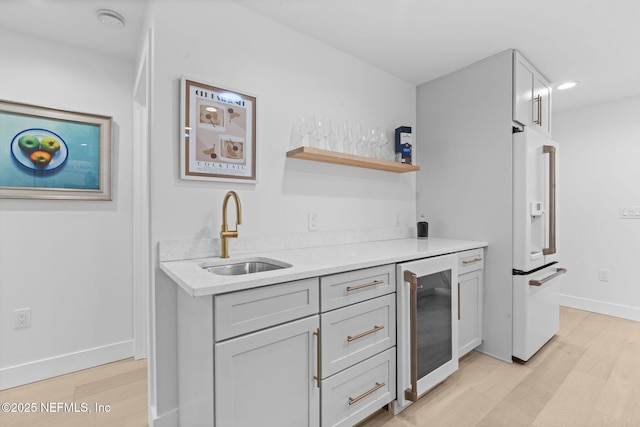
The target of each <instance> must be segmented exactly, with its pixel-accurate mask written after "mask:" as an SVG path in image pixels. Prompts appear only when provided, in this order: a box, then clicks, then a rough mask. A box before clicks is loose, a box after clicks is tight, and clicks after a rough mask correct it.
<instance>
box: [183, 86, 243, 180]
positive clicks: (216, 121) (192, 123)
mask: <svg viewBox="0 0 640 427" xmlns="http://www.w3.org/2000/svg"><path fill="white" fill-rule="evenodd" d="M181 86H182V87H181V90H182V99H181V120H180V122H181V127H180V129H181V144H180V153H181V155H180V162H181V167H180V177H181V178H182V179H194V180H204V181H227V182H229V181H232V182H244V183H255V182H256V98H255V97H254V96H249V95H246V94H243V93H240V92H238V91H235V90H230V89H225V88H221V87H218V86H211V85H208V84H204V83H198V82H196V81H194V80H191V79H189V78H186V77H183V78H182V80H181Z"/></svg>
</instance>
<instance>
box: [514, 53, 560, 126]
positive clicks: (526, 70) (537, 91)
mask: <svg viewBox="0 0 640 427" xmlns="http://www.w3.org/2000/svg"><path fill="white" fill-rule="evenodd" d="M513 120H514V121H516V122H518V123H520V124H523V125H525V126H530V127H531V128H533V129H536V130H537V131H539V132H542V133H543V134H545V135H547V136H551V85H550V84H549V81H548V80H547V79H546V78H544V76H542V74H540V73H539V72H538V71H537V70H536V69H535V68H534V67H533V66H532V65H531V63H529V61H527V60H526V59H525V58H524V57H523V56H522V55H521V54H520V53H519V52H514V56H513Z"/></svg>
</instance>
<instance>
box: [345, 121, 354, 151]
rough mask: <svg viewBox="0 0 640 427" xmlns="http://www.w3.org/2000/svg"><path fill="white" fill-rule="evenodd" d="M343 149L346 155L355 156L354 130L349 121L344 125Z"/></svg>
mask: <svg viewBox="0 0 640 427" xmlns="http://www.w3.org/2000/svg"><path fill="white" fill-rule="evenodd" d="M342 148H343V150H344V153H345V154H354V152H353V128H352V127H351V125H350V124H349V122H347V121H345V122H344V123H343V124H342Z"/></svg>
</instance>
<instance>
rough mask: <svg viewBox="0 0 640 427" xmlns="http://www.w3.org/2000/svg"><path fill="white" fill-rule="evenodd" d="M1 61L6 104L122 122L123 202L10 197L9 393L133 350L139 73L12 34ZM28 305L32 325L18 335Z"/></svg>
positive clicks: (2, 332) (2, 217)
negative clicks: (18, 318) (16, 320)
mask: <svg viewBox="0 0 640 427" xmlns="http://www.w3.org/2000/svg"><path fill="white" fill-rule="evenodd" d="M0 58H2V66H1V67H0V94H1V96H2V98H3V99H5V100H10V101H16V102H22V103H28V104H36V105H41V106H48V107H55V108H61V109H66V110H72V111H79V112H87V113H93V114H103V115H108V116H113V122H114V128H113V142H114V146H113V180H112V186H113V187H112V189H113V201H108V202H105V201H70V200H66V201H65V200H62V201H56V200H15V199H0V343H1V345H0V389H3V388H7V387H11V386H14V385H17V384H21V383H25V382H30V381H34V380H38V379H41V378H44V377H48V376H53V375H59V374H61V373H64V372H70V371H74V370H78V369H83V368H86V367H88V366H93V365H96V364H100V363H105V362H109V361H113V360H118V359H121V358H124V357H129V356H131V355H132V354H133V353H132V348H133V346H132V338H133V330H132V322H133V320H132V319H133V317H132V310H133V307H132V294H133V287H132V263H131V227H132V225H131V224H132V218H131V180H132V160H131V153H132V150H131V142H132V141H131V133H132V131H131V128H132V118H131V116H132V112H131V97H132V90H133V89H132V86H133V83H132V82H133V67H132V64H130V63H128V62H126V61H123V60H120V59H116V58H112V57H108V56H101V55H99V54H96V53H94V52H90V51H85V50H82V49H78V48H72V47H68V46H66V45H62V44H59V43H55V42H52V41H49V40H46V39H39V38H33V37H31V36H27V35H24V34H20V33H16V32H13V31H10V30H6V29H2V28H0ZM0 149H6V142H5V141H0ZM0 167H1V165H0ZM25 307H29V308H31V309H32V326H31V327H29V328H25V329H17V330H16V329H14V328H13V310H14V309H18V308H25Z"/></svg>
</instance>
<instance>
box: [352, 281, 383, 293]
mask: <svg viewBox="0 0 640 427" xmlns="http://www.w3.org/2000/svg"><path fill="white" fill-rule="evenodd" d="M380 283H384V280H374V281H373V282H369V283H365V284H363V285H358V286H347V292H349V291H355V290H357V289H362V288H368V287H369V286H375V285H379V284H380Z"/></svg>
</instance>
